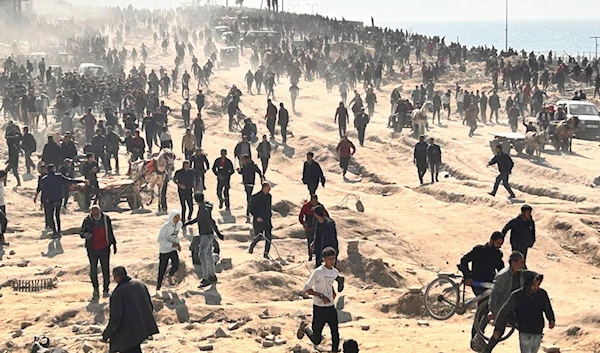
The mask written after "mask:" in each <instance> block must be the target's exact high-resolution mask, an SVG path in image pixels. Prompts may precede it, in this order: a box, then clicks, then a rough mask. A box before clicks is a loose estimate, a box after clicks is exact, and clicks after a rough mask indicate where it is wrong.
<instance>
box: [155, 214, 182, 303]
mask: <svg viewBox="0 0 600 353" xmlns="http://www.w3.org/2000/svg"><path fill="white" fill-rule="evenodd" d="M182 227H183V223H181V213H180V212H179V210H172V211H171V213H170V214H169V220H168V221H166V222H165V223H163V225H162V226H161V227H160V231H159V232H158V239H157V242H158V251H159V256H158V279H157V280H156V293H157V295H158V293H159V291H160V288H161V287H162V282H163V278H164V277H165V274H166V273H167V266H168V265H169V260H170V261H171V269H170V270H169V273H168V274H167V283H169V285H174V284H175V281H174V279H173V276H174V275H175V273H177V270H179V255H178V253H177V252H178V251H181V245H179V231H180V230H181V228H182Z"/></svg>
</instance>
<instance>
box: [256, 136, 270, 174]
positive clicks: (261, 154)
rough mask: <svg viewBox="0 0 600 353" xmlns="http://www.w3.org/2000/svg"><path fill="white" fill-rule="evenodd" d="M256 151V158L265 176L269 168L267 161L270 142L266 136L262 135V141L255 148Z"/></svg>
mask: <svg viewBox="0 0 600 353" xmlns="http://www.w3.org/2000/svg"><path fill="white" fill-rule="evenodd" d="M256 151H257V152H258V158H259V159H260V164H261V166H262V173H263V175H265V174H267V168H268V167H269V159H271V142H269V140H268V139H267V135H263V137H262V141H261V142H260V143H259V144H258V147H256Z"/></svg>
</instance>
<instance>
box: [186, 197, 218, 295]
mask: <svg viewBox="0 0 600 353" xmlns="http://www.w3.org/2000/svg"><path fill="white" fill-rule="evenodd" d="M194 200H195V201H196V203H197V204H198V214H197V216H196V218H195V219H193V220H191V221H188V222H186V223H185V224H184V227H187V226H189V225H192V224H195V223H198V236H195V237H194V239H193V240H192V245H190V248H191V250H192V251H198V259H199V260H200V266H201V268H202V281H201V282H200V286H199V287H200V288H203V287H208V286H209V285H211V284H215V283H217V275H216V274H215V262H214V260H213V251H214V250H213V244H218V243H216V241H215V233H216V234H217V236H218V237H219V239H221V240H224V239H225V237H223V235H222V234H221V232H219V229H218V228H217V223H216V222H215V221H214V219H213V218H212V216H211V211H212V208H213V206H212V204H210V203H208V202H206V201H204V195H203V194H201V193H199V192H197V193H195V194H194Z"/></svg>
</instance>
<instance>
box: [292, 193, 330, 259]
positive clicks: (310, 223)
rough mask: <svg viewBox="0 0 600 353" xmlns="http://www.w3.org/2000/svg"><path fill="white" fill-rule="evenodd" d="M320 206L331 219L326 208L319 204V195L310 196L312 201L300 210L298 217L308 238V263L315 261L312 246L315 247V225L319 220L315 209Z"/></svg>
mask: <svg viewBox="0 0 600 353" xmlns="http://www.w3.org/2000/svg"><path fill="white" fill-rule="evenodd" d="M317 206H320V207H322V208H323V214H325V215H326V216H327V217H329V214H328V213H327V210H326V209H325V206H323V205H322V204H321V203H320V202H319V197H318V196H317V195H310V201H308V202H307V203H305V204H304V205H303V206H302V208H301V209H300V215H298V220H299V221H300V224H302V227H304V235H305V236H306V243H307V244H306V245H307V248H308V261H312V260H313V249H312V248H311V246H312V245H313V241H314V240H315V224H316V223H317V220H316V218H315V216H314V213H313V208H315V207H317Z"/></svg>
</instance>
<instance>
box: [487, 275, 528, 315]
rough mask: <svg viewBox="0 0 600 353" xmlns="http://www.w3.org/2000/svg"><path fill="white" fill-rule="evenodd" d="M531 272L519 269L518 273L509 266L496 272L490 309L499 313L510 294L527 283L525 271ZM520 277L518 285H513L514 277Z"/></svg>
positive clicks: (494, 312)
mask: <svg viewBox="0 0 600 353" xmlns="http://www.w3.org/2000/svg"><path fill="white" fill-rule="evenodd" d="M527 272H530V271H527V270H519V271H517V272H516V273H513V271H512V268H511V267H510V266H507V267H505V268H503V269H502V271H500V272H498V273H497V274H496V277H495V278H494V287H493V288H492V293H491V295H490V301H489V307H490V311H491V312H492V313H493V314H494V315H497V314H498V311H500V308H502V305H504V303H505V302H506V301H507V300H508V298H509V297H510V294H511V293H512V292H513V291H515V290H517V289H519V288H522V287H523V286H524V285H525V280H524V277H525V273H527ZM515 276H517V277H518V284H519V285H518V287H517V288H515V287H513V279H514V277H515Z"/></svg>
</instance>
